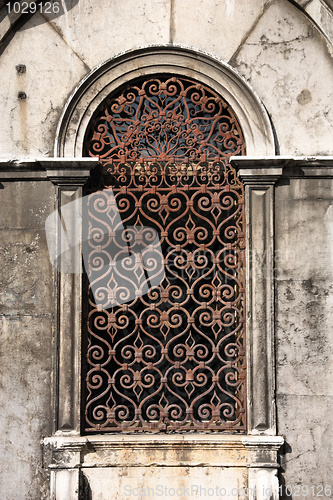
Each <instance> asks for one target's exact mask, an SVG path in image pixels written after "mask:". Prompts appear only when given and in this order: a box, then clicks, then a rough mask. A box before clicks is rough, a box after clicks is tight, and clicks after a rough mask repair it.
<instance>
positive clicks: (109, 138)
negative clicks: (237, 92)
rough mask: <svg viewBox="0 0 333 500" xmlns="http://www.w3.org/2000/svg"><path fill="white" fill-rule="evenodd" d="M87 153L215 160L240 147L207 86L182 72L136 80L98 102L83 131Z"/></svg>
mask: <svg viewBox="0 0 333 500" xmlns="http://www.w3.org/2000/svg"><path fill="white" fill-rule="evenodd" d="M85 143H86V144H87V145H88V147H87V149H86V151H85V154H86V155H87V156H89V155H90V156H99V157H100V159H101V161H102V162H106V161H107V160H108V159H110V158H113V159H119V160H121V161H131V160H134V161H137V160H139V159H140V158H144V159H148V158H149V159H151V158H155V159H156V160H166V161H169V160H170V159H172V158H173V159H174V160H180V159H183V158H185V157H188V158H190V159H191V160H202V159H207V160H215V159H216V158H221V157H222V158H227V157H229V156H230V155H231V154H233V155H234V154H238V153H241V152H242V149H243V145H244V141H243V137H242V131H241V128H240V126H239V125H238V123H237V120H236V119H235V116H234V114H233V112H232V110H231V108H230V106H229V105H228V104H227V103H226V102H225V101H224V100H223V99H222V98H221V97H220V96H219V95H218V94H216V93H215V92H214V91H213V90H211V89H209V88H208V87H205V86H203V85H202V84H200V83H198V82H195V81H192V80H189V79H187V78H183V77H172V78H170V77H162V76H159V77H158V78H157V77H156V78H152V79H149V80H143V81H137V82H136V83H132V84H130V85H129V86H128V87H127V88H126V89H125V90H123V91H120V92H118V93H115V94H112V95H111V96H110V97H109V98H107V99H106V100H105V101H104V102H103V103H102V104H101V106H100V107H99V109H98V110H97V112H96V113H95V115H94V117H93V118H92V120H91V122H90V124H89V127H88V131H87V134H86V139H85Z"/></svg>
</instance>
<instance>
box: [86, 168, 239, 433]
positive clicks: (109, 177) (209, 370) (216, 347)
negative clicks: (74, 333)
mask: <svg viewBox="0 0 333 500" xmlns="http://www.w3.org/2000/svg"><path fill="white" fill-rule="evenodd" d="M101 179H103V180H102V185H104V188H107V187H112V194H110V193H111V191H110V190H108V189H104V191H99V192H97V193H94V194H91V195H90V196H89V203H88V217H89V220H90V233H89V234H88V240H89V245H90V259H89V262H90V265H89V269H88V270H87V271H88V277H89V279H90V282H96V279H97V280H98V279H99V278H98V273H97V274H96V270H97V271H98V269H100V266H101V262H102V261H103V264H104V265H105V264H107V263H109V265H107V268H108V273H109V274H108V276H107V282H108V294H109V296H112V297H114V296H116V295H117V293H121V288H123V286H124V278H123V275H122V272H121V270H119V269H118V268H117V266H115V265H113V262H114V260H115V259H116V258H118V259H119V256H120V255H119V254H118V255H117V256H115V255H111V254H108V248H110V244H111V243H112V244H113V248H114V247H115V246H117V245H118V243H117V242H116V239H117V231H115V230H114V226H113V229H112V231H109V232H108V231H106V232H105V224H106V222H105V221H106V220H109V225H110V227H111V225H112V221H113V220H114V218H115V213H116V210H117V207H118V209H119V211H120V214H121V219H122V223H123V224H124V226H125V227H126V226H127V227H131V228H132V229H131V230H132V231H133V230H134V231H136V230H138V231H140V230H142V228H143V227H146V228H154V229H155V231H156V232H157V234H158V235H159V237H160V242H161V249H162V254H163V261H162V262H164V267H165V277H164V279H163V281H162V282H161V284H160V286H159V287H158V288H155V289H153V290H151V291H150V292H148V293H147V294H145V295H143V296H141V297H137V298H134V299H133V300H132V301H130V302H128V303H126V304H123V305H121V306H112V307H109V308H108V309H103V308H102V306H101V305H98V306H96V304H95V302H94V299H93V297H92V294H90V310H89V318H88V346H87V360H88V369H87V376H86V384H87V387H86V403H85V407H86V408H85V410H86V411H85V415H86V422H85V430H86V431H89V432H91V431H98V432H100V431H101V430H102V431H119V430H153V429H158V430H176V429H184V430H186V429H188V430H191V429H214V430H229V431H230V429H234V430H235V431H240V430H245V338H244V210H243V206H244V205H243V203H244V199H243V187H242V184H241V183H240V182H239V181H238V179H237V177H236V174H235V171H234V170H233V169H232V168H231V167H230V165H229V164H228V163H227V162H222V161H216V162H213V163H207V162H201V163H197V164H192V163H189V162H186V163H168V162H151V163H147V162H146V163H141V164H139V163H135V162H132V163H119V162H116V163H114V164H110V165H108V166H105V167H104V177H102V178H101V177H100V178H99V182H101ZM113 195H114V196H113ZM99 221H100V224H99ZM143 240H144V238H143ZM111 246H112V245H111ZM148 246H149V238H148V239H147V241H143V242H142V248H143V252H144V251H145V248H146V247H147V248H148ZM118 247H119V245H118ZM119 248H120V247H119ZM148 267H149V268H150V269H148ZM151 269H154V262H150V263H149V264H147V269H146V271H149V270H151ZM159 272H161V267H159V268H157V269H156V274H157V275H158V273H159ZM100 279H101V280H102V277H101V278H100ZM103 284H105V276H104V277H103Z"/></svg>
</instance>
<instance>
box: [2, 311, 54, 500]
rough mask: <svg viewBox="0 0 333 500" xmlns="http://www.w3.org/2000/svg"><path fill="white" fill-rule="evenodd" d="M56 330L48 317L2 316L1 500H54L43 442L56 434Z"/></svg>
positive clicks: (46, 315)
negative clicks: (53, 391)
mask: <svg viewBox="0 0 333 500" xmlns="http://www.w3.org/2000/svg"><path fill="white" fill-rule="evenodd" d="M45 305H46V304H45ZM51 332H52V321H51V318H50V315H48V314H45V315H43V316H32V315H26V316H22V315H21V316H16V317H4V316H1V317H0V342H1V353H0V366H1V379H0V380H1V391H0V414H1V419H0V432H1V448H2V449H1V481H0V497H1V499H2V500H14V499H15V500H28V499H29V500H46V499H47V498H49V493H48V492H49V484H48V473H47V471H46V470H45V469H43V467H42V448H41V443H40V440H41V438H42V437H43V436H44V435H48V434H49V433H50V432H51V422H52V414H51V408H52V405H51V394H50V386H51V381H52V379H51V377H52V375H51V355H52V354H51V353H52V350H51Z"/></svg>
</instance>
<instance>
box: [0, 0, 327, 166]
mask: <svg viewBox="0 0 333 500" xmlns="http://www.w3.org/2000/svg"><path fill="white" fill-rule="evenodd" d="M310 3H311V2H310ZM72 4H73V7H72V8H71V9H69V10H68V12H66V14H63V15H62V16H59V17H55V18H54V19H53V20H51V21H50V22H47V21H48V15H47V14H43V16H41V15H40V14H36V15H35V16H33V17H32V18H31V19H30V20H29V21H28V22H27V23H26V24H25V25H24V26H23V28H22V29H20V30H19V31H18V32H17V33H16V34H15V36H14V38H13V39H12V41H11V42H10V43H9V44H8V45H7V47H6V48H5V49H4V51H3V53H2V55H1V58H0V88H1V89H2V92H1V96H0V109H1V110H2V116H3V118H2V134H1V137H0V154H1V156H6V157H9V158H13V157H22V156H25V157H36V156H40V155H45V156H52V155H53V143H54V138H55V130H56V124H57V123H58V121H59V118H60V115H61V113H62V110H63V108H64V105H65V103H66V101H67V99H68V98H69V96H70V94H71V92H72V91H73V89H74V88H75V86H76V85H77V84H78V82H79V81H80V80H81V79H82V78H83V77H84V76H85V75H86V74H87V73H88V72H89V71H90V70H92V69H93V68H96V66H98V65H99V64H101V63H102V62H103V61H105V60H107V59H110V58H113V57H115V56H116V55H118V54H120V53H123V52H125V51H130V50H133V49H136V48H138V47H145V46H149V45H167V44H174V45H181V46H185V47H191V48H193V49H195V50H198V51H201V52H206V53H208V54H210V55H212V56H213V57H216V58H218V59H221V60H222V61H225V62H227V63H229V64H231V65H232V66H233V67H234V68H235V69H237V70H238V71H239V72H240V74H241V75H242V76H243V77H244V78H245V79H247V80H248V81H249V82H250V84H251V85H252V87H253V89H254V90H255V91H256V92H257V94H258V95H259V97H260V99H261V100H262V101H263V103H264V105H265V106H266V108H267V110H268V113H269V114H270V116H271V118H272V122H273V125H274V127H275V129H276V133H277V137H278V147H279V150H280V153H281V154H301V155H313V154H329V153H330V152H331V134H330V124H331V123H332V121H333V117H332V113H333V111H332V107H331V105H330V104H331V102H332V97H333V89H332V85H330V84H329V82H330V81H332V79H333V65H332V58H331V52H332V46H331V44H329V41H328V39H327V38H325V36H324V34H323V33H322V32H321V31H320V30H319V28H318V26H317V25H315V23H314V22H312V21H311V20H310V19H309V18H308V17H306V16H305V15H304V13H302V12H301V11H300V10H299V9H298V8H296V7H295V6H294V5H292V4H291V3H290V2H288V1H287V0H267V1H264V0H262V1H260V2H259V1H258V0H247V1H246V2H235V1H232V0H224V1H221V2H215V3H214V2H211V1H209V2H203V1H202V0H195V1H191V2H190V1H184V0H172V1H171V2H169V1H165V0H163V1H157V0H154V1H153V0H150V1H146V2H140V3H139V4H138V3H137V2H135V1H134V0H132V1H127V2H125V3H124V2H123V1H120V0H117V1H114V2H112V3H108V2H106V1H102V0H99V1H97V0H95V1H94V2H91V3H90V2H89V3H88V2H81V1H80V2H73V3H72ZM70 5H71V4H69V7H70ZM309 8H310V6H308V9H309ZM313 9H314V7H313ZM199 12H200V15H198V13H199ZM325 12H326V11H325ZM329 12H331V11H329V10H327V12H326V14H327V16H328V15H329ZM327 16H326V17H325V16H323V15H322V16H321V17H320V19H322V18H324V17H325V19H326V18H327ZM49 17H50V16H49ZM53 17H54V16H53ZM326 24H327V22H326ZM326 24H325V26H326ZM319 55H320V56H319ZM18 64H25V65H26V68H27V69H26V73H24V74H18V73H17V71H16V69H15V67H16V65H18ZM19 91H24V92H25V93H26V95H27V99H25V100H20V99H18V97H17V95H18V92H19Z"/></svg>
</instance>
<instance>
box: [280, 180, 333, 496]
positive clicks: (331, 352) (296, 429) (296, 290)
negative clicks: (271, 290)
mask: <svg viewBox="0 0 333 500" xmlns="http://www.w3.org/2000/svg"><path fill="white" fill-rule="evenodd" d="M332 200H333V182H332V179H320V180H316V179H290V182H289V181H288V182H285V183H280V184H279V185H278V187H277V188H276V201H275V203H276V221H275V223H276V349H277V352H276V355H277V403H278V429H279V433H280V434H281V435H282V436H284V437H285V440H286V444H285V446H284V450H283V455H282V457H281V464H282V471H283V475H282V476H281V477H282V479H283V481H284V482H285V485H290V486H292V487H294V488H295V487H296V486H297V485H300V486H308V487H309V491H308V494H307V495H305V497H306V498H307V500H310V499H312V498H318V497H317V495H316V494H315V495H313V494H312V493H311V490H310V487H311V486H312V485H314V486H315V487H317V486H318V485H330V484H331V481H332V473H331V472H332V468H331V465H330V464H331V463H332V457H333V446H332V443H333V431H332V411H333V386H332V377H333V335H332V318H333V266H332V264H333V245H332V241H333V205H332ZM294 491H295V489H294ZM315 492H319V490H317V489H315ZM284 498H287V497H284ZM329 498H332V497H331V496H329Z"/></svg>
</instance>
